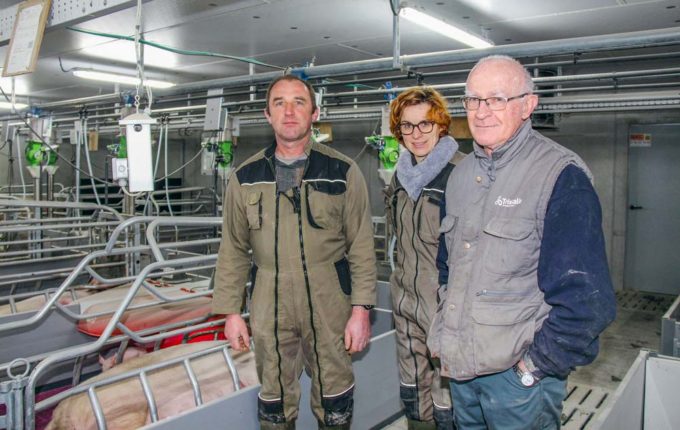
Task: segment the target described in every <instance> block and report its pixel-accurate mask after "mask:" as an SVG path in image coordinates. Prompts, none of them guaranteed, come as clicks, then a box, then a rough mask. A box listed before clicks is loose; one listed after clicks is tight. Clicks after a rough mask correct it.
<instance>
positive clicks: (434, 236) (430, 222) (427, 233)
mask: <svg viewBox="0 0 680 430" xmlns="http://www.w3.org/2000/svg"><path fill="white" fill-rule="evenodd" d="M423 197H425V196H423ZM439 218H440V208H439V201H438V200H437V199H436V198H433V197H427V198H425V200H424V201H423V203H422V204H421V206H420V211H419V213H418V237H419V238H420V240H422V241H423V242H425V243H427V244H429V245H437V244H438V243H439V224H440V223H439Z"/></svg>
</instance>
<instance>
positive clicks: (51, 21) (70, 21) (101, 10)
mask: <svg viewBox="0 0 680 430" xmlns="http://www.w3.org/2000/svg"><path fill="white" fill-rule="evenodd" d="M145 1H148V0H145ZM136 3H137V2H136V1H135V0H75V1H73V0H52V7H51V9H50V15H49V17H48V18H47V27H46V29H47V30H49V29H50V28H54V27H63V26H66V25H74V24H78V23H80V22H83V21H88V20H91V19H93V18H98V17H100V16H104V15H108V14H110V13H113V12H117V11H119V10H122V9H127V8H129V7H132V6H134V5H135V4H136ZM18 7H19V5H14V6H10V7H7V8H5V9H2V10H0V46H3V45H6V44H7V43H8V42H9V38H10V37H11V35H12V29H13V28H14V20H15V18H16V16H17V8H18Z"/></svg>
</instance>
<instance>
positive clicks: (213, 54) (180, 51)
mask: <svg viewBox="0 0 680 430" xmlns="http://www.w3.org/2000/svg"><path fill="white" fill-rule="evenodd" d="M66 28H67V29H68V30H71V31H77V32H78V33H85V34H90V35H93V36H100V37H108V38H111V39H119V40H129V41H131V42H134V41H135V38H134V37H131V36H123V35H121V34H111V33H102V32H99V31H92V30H85V29H83V28H76V27H66ZM139 43H140V44H143V45H148V46H153V47H154V48H158V49H162V50H164V51H169V52H173V53H175V54H181V55H196V56H201V57H215V58H224V59H227V60H236V61H242V62H245V63H250V64H255V65H257V66H263V67H271V68H273V69H279V70H285V67H281V66H276V65H273V64H267V63H263V62H262V61H258V60H255V59H252V58H246V57H238V56H235V55H227V54H219V53H216V52H208V51H193V50H187V49H179V48H173V47H171V46H167V45H163V44H160V43H156V42H152V41H150V40H144V39H140V40H139Z"/></svg>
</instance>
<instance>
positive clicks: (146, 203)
mask: <svg viewBox="0 0 680 430" xmlns="http://www.w3.org/2000/svg"><path fill="white" fill-rule="evenodd" d="M164 122H165V120H164V119H161V127H160V130H159V131H158V148H157V149H156V164H155V165H154V168H153V178H154V189H155V183H156V175H157V174H158V166H159V165H160V161H161V149H162V148H163V130H164V129H163V123H164ZM150 200H151V193H149V194H147V195H146V200H145V201H144V208H143V209H142V215H146V208H147V207H148V206H149V201H150Z"/></svg>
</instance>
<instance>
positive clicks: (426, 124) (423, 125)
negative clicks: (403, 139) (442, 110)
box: [399, 121, 434, 136]
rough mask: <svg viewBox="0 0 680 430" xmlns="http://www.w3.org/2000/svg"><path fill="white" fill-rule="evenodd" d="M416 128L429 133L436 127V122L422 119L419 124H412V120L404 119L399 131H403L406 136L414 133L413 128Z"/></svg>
mask: <svg viewBox="0 0 680 430" xmlns="http://www.w3.org/2000/svg"><path fill="white" fill-rule="evenodd" d="M416 128H417V129H418V130H420V132H421V133H423V134H425V133H429V132H431V131H432V129H433V128H434V122H433V121H420V122H419V123H418V124H411V123H410V122H406V121H404V122H402V123H401V124H399V131H401V134H402V135H404V136H408V135H409V134H413V130H415V129H416Z"/></svg>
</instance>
